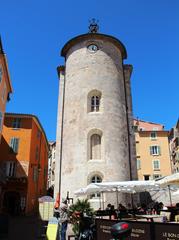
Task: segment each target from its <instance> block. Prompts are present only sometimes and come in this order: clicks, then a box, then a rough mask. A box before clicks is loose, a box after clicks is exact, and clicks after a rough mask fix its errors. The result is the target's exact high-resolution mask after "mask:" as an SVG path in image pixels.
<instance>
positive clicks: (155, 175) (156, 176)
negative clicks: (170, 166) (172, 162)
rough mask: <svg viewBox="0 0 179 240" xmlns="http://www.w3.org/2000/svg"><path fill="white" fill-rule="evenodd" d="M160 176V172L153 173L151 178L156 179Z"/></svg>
mask: <svg viewBox="0 0 179 240" xmlns="http://www.w3.org/2000/svg"><path fill="white" fill-rule="evenodd" d="M161 177H162V175H161V174H154V175H153V179H157V178H161Z"/></svg>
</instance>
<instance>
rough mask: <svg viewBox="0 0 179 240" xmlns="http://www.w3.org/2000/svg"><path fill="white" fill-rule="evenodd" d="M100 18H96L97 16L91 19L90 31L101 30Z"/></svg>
mask: <svg viewBox="0 0 179 240" xmlns="http://www.w3.org/2000/svg"><path fill="white" fill-rule="evenodd" d="M98 22H99V21H98V20H96V19H95V18H92V19H91V20H89V23H90V25H89V27H88V28H89V33H97V32H98V30H99V25H98Z"/></svg>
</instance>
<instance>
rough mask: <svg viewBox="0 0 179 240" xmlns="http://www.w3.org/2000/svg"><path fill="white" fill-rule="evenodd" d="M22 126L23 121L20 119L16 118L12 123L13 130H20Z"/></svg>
mask: <svg viewBox="0 0 179 240" xmlns="http://www.w3.org/2000/svg"><path fill="white" fill-rule="evenodd" d="M20 126H21V119H20V118H14V119H13V122H12V127H13V128H15V129H16V128H20Z"/></svg>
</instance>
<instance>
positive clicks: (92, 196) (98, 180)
mask: <svg viewBox="0 0 179 240" xmlns="http://www.w3.org/2000/svg"><path fill="white" fill-rule="evenodd" d="M100 182H102V178H101V177H100V176H98V175H94V176H93V177H92V178H91V183H100ZM99 197H100V193H94V194H92V195H91V196H90V198H99Z"/></svg>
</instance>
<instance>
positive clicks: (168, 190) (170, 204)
mask: <svg viewBox="0 0 179 240" xmlns="http://www.w3.org/2000/svg"><path fill="white" fill-rule="evenodd" d="M168 193H169V197H170V206H172V197H171V191H170V185H168Z"/></svg>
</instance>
